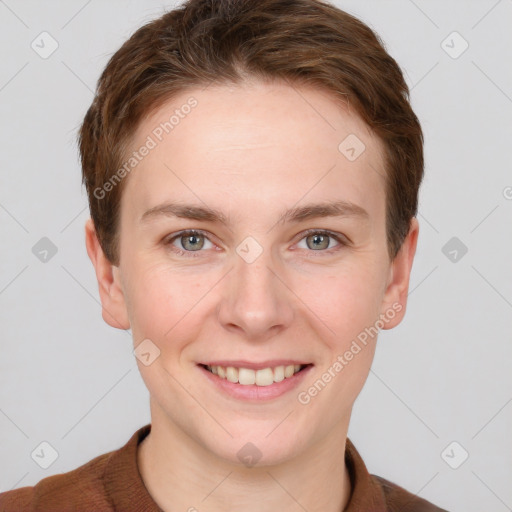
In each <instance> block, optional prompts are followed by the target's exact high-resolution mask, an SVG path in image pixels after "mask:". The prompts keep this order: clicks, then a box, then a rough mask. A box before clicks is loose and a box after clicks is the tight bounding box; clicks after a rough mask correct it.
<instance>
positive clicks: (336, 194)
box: [86, 81, 419, 512]
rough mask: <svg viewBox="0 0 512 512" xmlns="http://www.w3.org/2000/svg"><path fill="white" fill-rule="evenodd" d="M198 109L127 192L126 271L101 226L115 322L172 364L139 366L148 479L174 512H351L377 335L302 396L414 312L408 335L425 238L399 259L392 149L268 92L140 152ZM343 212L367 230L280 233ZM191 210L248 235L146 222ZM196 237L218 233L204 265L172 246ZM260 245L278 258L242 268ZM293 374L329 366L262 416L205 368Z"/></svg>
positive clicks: (335, 220)
mask: <svg viewBox="0 0 512 512" xmlns="http://www.w3.org/2000/svg"><path fill="white" fill-rule="evenodd" d="M191 96H193V97H194V98H196V99H197V101H198V105H197V107H195V108H194V109H193V110H192V111H191V113H190V114H189V115H188V116H186V117H185V118H184V119H182V120H180V123H179V124H178V125H177V126H176V127H175V128H174V129H173V131H172V132H171V133H170V134H168V135H166V136H165V138H164V139H163V140H162V142H161V143H159V144H158V146H157V147H156V148H154V149H152V150H151V151H150V153H149V155H148V156H146V157H145V158H144V159H143V160H142V162H140V163H139V164H138V166H137V167H136V168H135V169H134V170H133V171H132V172H131V174H130V175H129V176H128V177H127V178H125V179H126V180H127V182H126V183H125V185H126V188H125V190H124V192H123V197H122V201H121V217H120V231H119V234H120V264H119V266H113V265H111V264H110V262H109V261H108V260H107V259H106V258H105V255H104V254H103V251H102V250H101V247H100V245H99V243H98V240H97V238H96V235H95V231H94V227H93V224H92V221H91V220H90V219H89V220H88V221H87V223H86V245H87V251H88V254H89V257H90V259H91V261H92V263H93V264H94V267H95V270H96V276H97V280H98V286H99V293H100V297H101V302H102V306H103V318H104V320H105V321H106V322H107V323H108V324H110V325H111V326H113V327H116V328H119V329H128V328H131V329H132V333H133V339H134V347H136V346H137V345H138V344H139V343H141V341H142V340H144V339H150V340H151V342H152V343H154V344H155V345H156V346H157V347H158V349H159V350H160V356H159V357H157V358H156V359H155V360H154V361H153V362H152V363H151V364H150V365H148V366H146V365H144V364H142V363H141V362H140V361H139V360H138V359H137V364H138V367H139V370H140V372H141V375H142V378H143V379H144V382H145V383H146V385H147V387H148V390H149V392H150V397H151V398H150V408H151V420H152V430H151V433H150V435H149V436H148V437H147V438H146V439H145V440H144V442H143V443H142V444H141V445H140V447H139V452H138V463H139V467H140V472H141V475H142V478H143V480H144V483H145V485H146V487H147V489H148V491H149V493H150V494H151V495H152V497H153V499H154V500H155V501H156V502H157V503H158V505H159V506H160V507H161V508H162V509H163V510H167V511H171V510H173V511H174V510H189V509H190V507H195V508H196V509H197V510H200V511H201V512H206V511H211V512H213V511H221V510H226V509H227V508H229V509H232V510H236V509H240V510H245V511H248V512H251V511H258V512H261V511H262V510H265V511H266V510H268V511H271V510H272V511H274V510H289V511H295V510H297V511H299V510H303V509H306V510H308V511H310V512H313V511H320V510H322V511H333V512H334V511H339V510H343V508H344V507H345V505H346V503H347V501H348V497H349V495H350V481H349V478H348V472H347V470H346V467H345V465H344V464H343V462H342V461H343V460H344V458H343V457H344V452H345V443H346V436H347V430H348V425H349V420H350V415H351V411H352V406H353V403H354V401H355V399H356V397H357V396H358V394H359V392H360V391H361V389H362V386H363V384H364V382H365V380H366V378H367V375H368V372H369V369H370V365H371V362H372V359H373V355H374V350H375V342H376V337H374V338H373V339H371V340H370V341H369V342H368V344H367V345H366V346H365V347H364V348H363V349H362V350H361V351H360V352H359V353H358V354H357V355H355V356H354V358H353V359H352V360H351V361H350V362H349V363H348V364H347V365H346V366H345V367H344V368H343V370H342V371H341V372H339V374H337V375H336V377H335V378H333V379H332V380H331V382H329V383H328V384H327V385H326V386H325V387H324V389H323V390H322V391H321V392H320V393H318V394H317V395H316V396H315V397H314V398H312V399H311V401H310V402H309V403H308V404H306V405H303V404H301V403H299V401H298V400H297V394H298V392H300V391H304V390H307V389H308V388H309V387H310V386H311V385H312V384H313V383H314V382H315V381H317V380H318V379H319V378H320V377H321V375H322V374H323V373H324V372H325V371H326V370H327V369H328V368H329V367H332V365H333V363H334V362H335V361H336V358H337V357H338V356H339V355H340V354H344V353H345V352H346V350H348V349H349V347H350V344H351V343H352V341H353V340H354V339H355V338H356V337H357V335H358V334H359V333H361V332H362V331H364V329H365V327H369V326H372V325H374V324H375V322H376V320H378V318H379V315H381V314H386V312H389V311H390V310H391V309H393V304H395V305H396V304H400V305H401V306H402V309H401V311H398V312H396V311H395V314H394V315H393V316H394V318H393V319H392V320H389V321H388V322H387V323H386V324H385V326H384V327H383V328H385V329H389V328H392V327H394V326H396V325H397V324H399V323H400V321H401V320H402V318H403V316H404V314H405V310H406V307H405V306H406V301H407V291H408V286H409V276H410V271H411V267H412V262H413V258H414V254H415V251H416V243H417V236H418V230H419V228H418V222H417V220H416V219H412V220H411V228H410V231H409V235H408V236H407V238H406V240H405V241H404V243H403V245H402V248H401V250H400V252H399V254H398V255H397V257H396V258H395V259H394V260H393V261H390V259H389V256H388V252H387V244H386V231H385V191H384V179H383V175H384V168H383V147H382V144H381V141H380V140H379V139H378V138H376V137H375V136H374V135H373V134H372V133H371V131H370V129H369V128H368V127H367V126H366V125H365V123H364V122H363V121H362V120H361V119H360V118H359V117H358V116H356V115H355V114H354V113H353V112H351V111H349V110H347V109H345V108H341V107H340V105H339V104H337V103H336V102H335V101H334V100H333V98H332V97H331V96H329V94H327V93H325V92H323V91H320V90H318V89H312V88H305V87H301V88H298V87H291V86H290V85H288V84H284V83H273V84H270V83H262V82H257V81H251V82H245V83H244V84H243V85H237V86H227V85H218V86H213V85H211V86H209V87H208V88H206V89H204V90H203V89H201V88H197V89H191V90H188V91H185V92H183V93H182V94H180V95H179V96H176V97H174V98H173V99H172V100H169V101H168V102H167V103H165V104H164V105H163V106H162V107H160V108H159V109H158V110H157V111H156V112H154V113H153V114H152V115H151V116H150V117H148V118H146V119H145V120H143V122H141V124H140V125H139V127H138V129H137V132H136V133H135V135H134V139H133V148H134V149H135V148H138V147H140V146H141V145H142V144H143V143H144V141H145V140H146V138H147V136H148V135H149V134H151V132H152V130H153V129H154V128H155V126H158V124H159V123H160V122H163V121H165V120H168V119H169V117H170V116H171V115H172V113H173V112H174V110H175V109H176V108H180V106H181V105H183V104H184V103H186V101H187V99H188V98H190V97H191ZM349 134H356V135H357V137H358V138H359V139H360V140H362V141H363V142H364V144H365V146H366V149H365V151H364V152H363V153H362V154H361V155H360V156H359V157H358V158H357V159H356V160H354V161H349V160H348V159H347V158H346V157H345V156H344V155H343V154H342V153H341V152H340V151H339V150H338V145H339V144H340V142H342V141H343V140H344V139H345V137H347V136H348V135H349ZM340 199H342V200H345V201H350V202H352V203H355V204H357V205H359V206H360V207H362V208H364V209H365V210H366V211H367V213H368V217H367V218H366V219H364V218H359V217H356V216H345V217H318V218H313V219H308V220H305V221H303V222H299V223H278V221H279V219H280V214H281V212H282V211H284V210H287V209H290V208H293V207H296V206H301V205H303V204H305V203H319V202H323V201H334V200H340ZM176 200H179V201H183V202H185V203H191V204H195V205H199V206H205V205H207V206H208V207H211V208H215V209H218V210H221V211H222V212H223V213H224V215H225V216H226V217H229V218H230V220H231V223H230V224H229V226H225V225H223V224H220V223H214V222H211V221H197V220H190V219H184V218H177V217H166V216H160V217H155V218H152V219H151V220H150V221H148V222H147V223H141V222H140V218H141V216H142V215H143V213H144V212H145V211H147V210H149V209H150V208H152V207H154V206H156V205H159V204H161V203H163V202H165V201H176ZM310 228H315V229H318V230H329V231H332V232H333V233H335V234H339V235H340V237H341V238H342V239H345V240H346V241H347V242H348V244H347V245H340V244H339V242H337V241H336V240H335V239H334V238H327V239H326V241H325V244H324V245H322V243H320V246H321V247H320V248H319V249H317V248H316V245H315V240H313V239H314V238H315V237H314V236H312V235H303V234H302V233H303V232H304V231H305V230H306V229H310ZM183 229H197V230H202V231H204V232H205V237H206V238H202V237H201V236H200V237H199V242H200V243H201V242H204V245H203V247H202V248H200V249H199V250H196V251H194V250H193V247H194V246H192V249H191V248H190V247H191V246H190V245H186V244H187V238H185V239H183V238H180V237H178V238H176V239H174V241H173V242H172V243H169V242H168V240H169V238H171V235H173V234H176V233H178V232H179V231H180V230H183ZM248 236H252V237H253V238H254V239H255V240H257V242H258V243H259V245H260V246H261V247H262V248H263V252H262V254H261V255H260V256H259V257H258V258H257V259H256V260H255V261H254V262H252V263H248V262H247V261H245V260H244V259H243V258H241V257H240V256H239V254H238V253H237V252H236V248H237V246H238V245H239V244H240V243H241V242H242V241H243V240H244V239H245V238H246V237H248ZM343 237H346V238H343ZM166 242H167V245H166ZM316 243H317V244H318V241H317V242H316ZM184 244H185V245H184ZM327 244H329V245H327ZM196 245H197V243H196ZM172 248H174V249H175V250H176V251H178V250H179V249H181V251H182V253H181V254H179V253H178V252H174V251H173V250H172ZM186 249H188V252H186ZM194 256H195V257H194ZM277 358H293V359H299V360H301V361H306V362H310V363H313V364H314V367H313V368H312V370H311V371H310V373H309V374H308V375H307V378H306V380H305V381H304V382H303V383H302V384H301V385H300V387H299V389H296V390H293V391H291V392H288V393H286V394H284V395H282V396H281V397H278V398H275V399H273V400H270V401H266V402H260V403H248V402H242V401H240V400H236V399H234V398H230V397H227V396H225V395H223V394H221V392H219V391H218V390H217V389H216V387H214V386H213V385H212V384H211V383H210V382H209V380H208V379H207V378H205V377H204V376H203V375H202V373H201V371H200V370H199V369H198V367H197V363H199V362H205V361H212V360H214V359H231V360H234V359H246V360H249V361H263V360H267V359H277ZM247 442H251V443H253V444H254V445H255V446H256V447H257V448H258V449H259V451H260V452H261V459H260V460H259V461H258V463H257V464H256V465H255V466H253V467H246V466H245V465H244V464H242V463H241V461H240V460H239V459H238V457H237V452H238V450H240V448H241V447H242V446H244V445H245V444H246V443H247ZM205 498H206V499H205ZM203 499H204V501H203Z"/></svg>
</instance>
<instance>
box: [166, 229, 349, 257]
mask: <svg viewBox="0 0 512 512" xmlns="http://www.w3.org/2000/svg"><path fill="white" fill-rule="evenodd" d="M197 235H200V236H204V237H205V238H207V239H208V240H210V239H209V238H208V236H207V233H206V232H205V231H201V230H197V229H186V230H184V231H180V232H179V233H176V234H175V235H172V237H171V238H167V239H166V240H165V242H164V244H165V245H166V246H169V247H170V248H171V250H172V251H174V252H175V253H177V254H178V255H179V256H183V255H185V256H186V257H191V258H197V257H199V256H200V254H201V253H202V252H204V251H202V250H201V249H200V250H197V251H187V250H184V249H179V248H178V247H175V246H173V245H172V243H173V242H174V241H175V240H176V239H178V238H182V237H184V236H197ZM309 235H323V236H329V237H330V238H333V239H334V240H336V242H338V244H339V245H338V246H337V247H332V248H330V249H321V250H318V251H314V250H309V251H308V252H311V253H314V252H319V253H327V254H332V252H336V251H338V250H340V249H342V248H343V247H345V246H348V245H349V244H348V242H347V241H345V240H344V239H343V238H342V237H341V236H338V235H336V234H335V233H332V232H331V231H326V230H323V229H308V230H306V231H304V232H302V233H301V234H300V235H299V236H300V237H301V238H300V239H299V240H298V241H297V243H299V242H301V241H302V240H303V239H304V238H306V237H308V236H309ZM210 242H211V240H210ZM212 243H213V242H212ZM331 251H332V252H331ZM194 253H198V254H194ZM314 257H317V256H314Z"/></svg>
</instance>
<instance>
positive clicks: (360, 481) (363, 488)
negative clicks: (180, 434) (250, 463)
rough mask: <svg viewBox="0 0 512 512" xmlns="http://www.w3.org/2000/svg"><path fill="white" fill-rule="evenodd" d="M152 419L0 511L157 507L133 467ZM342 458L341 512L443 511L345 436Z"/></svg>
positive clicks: (104, 511)
mask: <svg viewBox="0 0 512 512" xmlns="http://www.w3.org/2000/svg"><path fill="white" fill-rule="evenodd" d="M150 430H151V424H148V425H145V426H144V427H142V428H140V429H139V430H137V431H136V432H135V433H134V434H133V435H132V437H131V438H130V440H129V441H128V442H127V443H126V444H125V445H124V446H123V447H121V448H120V449H118V450H114V451H111V452H108V453H105V454H103V455H100V456H98V457H96V458H94V459H92V460H91V461H89V462H87V463H86V464H84V465H83V466H80V467H79V468H77V469H74V470H72V471H69V472H67V473H61V474H57V475H53V476H49V477H47V478H44V479H42V480H41V481H40V482H38V483H37V484H36V485H35V486H33V487H21V488H19V489H14V490H11V491H7V492H4V493H1V494H0V512H29V511H37V512H64V511H76V512H85V511H88V512H89V511H94V512H113V511H116V512H123V511H134V512H136V511H137V512H139V511H140V512H143V511H144V512H162V510H161V509H160V508H159V507H158V505H157V504H156V503H155V502H154V501H153V499H152V498H151V496H150V494H149V493H148V491H147V489H146V487H145V486H144V482H143V480H142V478H141V475H140V473H139V470H138V467H137V446H138V445H139V444H140V442H141V441H142V440H143V439H144V438H145V437H146V436H147V435H148V434H149V432H150ZM345 462H346V464H347V468H348V471H349V475H350V481H351V486H352V492H351V496H350V499H349V503H348V505H347V507H346V508H345V511H344V512H446V510H443V509H440V508H438V507H436V506H434V505H432V504H431V503H429V502H427V501H425V500H423V499H421V498H419V497H417V496H415V495H413V494H411V493H409V492H407V491H406V490H405V489H403V488H401V487H399V486H397V485H395V484H393V483H391V482H388V481H387V480H384V479H383V478H380V477H377V476H374V475H370V474H369V473H368V471H367V469H366V466H365V464H364V462H363V460H362V458H361V456H360V455H359V453H358V452H357V451H356V449H355V447H354V445H353V444H352V443H351V441H350V440H349V439H347V443H346V452H345Z"/></svg>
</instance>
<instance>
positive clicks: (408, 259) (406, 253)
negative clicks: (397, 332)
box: [381, 217, 419, 329]
mask: <svg viewBox="0 0 512 512" xmlns="http://www.w3.org/2000/svg"><path fill="white" fill-rule="evenodd" d="M418 234H419V224H418V220H417V219H416V217H413V218H412V219H411V222H410V226H409V233H408V234H407V237H406V238H405V240H404V242H403V244H402V247H401V248H400V251H399V252H398V254H397V255H396V257H395V259H394V260H393V262H392V263H391V266H390V272H389V280H388V284H387V287H386V291H385V294H384V300H383V301H382V310H381V314H382V315H385V316H386V318H387V319H388V321H387V322H385V325H384V327H383V329H392V328H393V327H396V326H397V325H398V324H399V323H400V322H401V321H402V319H403V317H404V315H405V310H406V306H407V295H408V292H409V278H410V275H411V269H412V264H413V261H414V255H415V254H416V246H417V243H418ZM391 313H392V314H391Z"/></svg>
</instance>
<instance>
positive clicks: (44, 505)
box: [0, 452, 113, 512]
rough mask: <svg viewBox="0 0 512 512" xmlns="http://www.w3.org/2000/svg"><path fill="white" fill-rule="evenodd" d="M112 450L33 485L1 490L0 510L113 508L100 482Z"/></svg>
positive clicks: (20, 511) (54, 510)
mask: <svg viewBox="0 0 512 512" xmlns="http://www.w3.org/2000/svg"><path fill="white" fill-rule="evenodd" d="M112 453H113V452H108V453H105V454H103V455H100V456H98V457H96V458H94V459H92V460H90V461H89V462H87V463H86V464H84V465H82V466H80V467H79V468H76V469H74V470H72V471H69V472H67V473H60V474H57V475H52V476H49V477H46V478H43V479H42V480H40V481H39V482H38V483H37V484H36V485H34V486H27V487H20V488H19V489H14V490H11V491H7V492H3V493H1V494H0V512H31V511H36V510H37V511H38V512H39V511H41V512H50V511H51V512H60V511H64V510H75V511H77V512H78V511H85V510H95V511H98V512H104V511H105V512H107V511H111V510H113V508H112V506H111V504H110V503H109V501H108V498H107V497H106V493H105V491H104V485H103V475H104V472H105V467H106V464H107V462H108V460H109V458H110V456H111V454H112Z"/></svg>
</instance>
